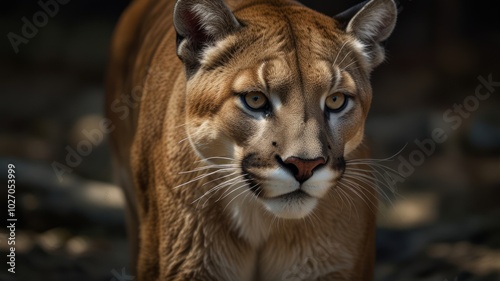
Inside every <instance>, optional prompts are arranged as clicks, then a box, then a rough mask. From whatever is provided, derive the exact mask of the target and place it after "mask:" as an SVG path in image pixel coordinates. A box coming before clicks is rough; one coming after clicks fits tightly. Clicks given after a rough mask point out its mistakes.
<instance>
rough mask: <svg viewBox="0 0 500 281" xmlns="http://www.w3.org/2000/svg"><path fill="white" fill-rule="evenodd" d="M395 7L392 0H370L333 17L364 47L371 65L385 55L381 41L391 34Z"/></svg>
mask: <svg viewBox="0 0 500 281" xmlns="http://www.w3.org/2000/svg"><path fill="white" fill-rule="evenodd" d="M397 13H398V12H397V8H396V3H394V0H371V1H365V2H363V3H360V4H358V5H356V6H354V7H352V8H351V9H349V10H347V11H345V12H343V13H341V14H339V15H337V16H335V17H334V18H335V19H336V20H337V22H338V23H339V24H340V27H341V28H343V29H344V30H345V31H346V32H347V33H350V34H352V35H354V37H355V38H356V39H357V40H359V41H360V42H361V43H362V44H363V47H364V52H365V54H366V56H367V57H368V58H369V60H370V64H371V67H372V68H373V67H375V66H377V65H379V64H380V63H381V62H382V61H383V60H384V57H385V52H384V48H383V47H382V45H381V43H382V42H384V41H385V40H386V39H387V38H389V35H391V33H392V31H393V30H394V26H395V25H396V18H397Z"/></svg>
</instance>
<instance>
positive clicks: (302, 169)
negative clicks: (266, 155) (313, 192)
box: [284, 156, 326, 183]
mask: <svg viewBox="0 0 500 281" xmlns="http://www.w3.org/2000/svg"><path fill="white" fill-rule="evenodd" d="M284 163H285V164H286V165H285V167H286V168H287V169H288V170H289V171H291V172H292V173H293V175H294V176H295V179H296V180H297V181H298V182H300V183H303V182H305V181H306V180H308V179H309V178H310V177H312V175H313V170H314V169H315V168H317V167H318V166H320V165H324V164H325V163H326V160H325V158H323V157H318V158H316V159H302V158H298V157H293V156H292V157H288V158H287V159H286V160H285V161H284Z"/></svg>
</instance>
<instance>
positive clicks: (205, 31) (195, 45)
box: [174, 0, 240, 74]
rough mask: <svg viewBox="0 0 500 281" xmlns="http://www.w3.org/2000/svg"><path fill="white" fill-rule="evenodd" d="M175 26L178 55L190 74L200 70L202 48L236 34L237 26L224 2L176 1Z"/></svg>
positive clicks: (211, 0) (205, 0) (203, 0)
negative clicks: (233, 33)
mask: <svg viewBox="0 0 500 281" xmlns="http://www.w3.org/2000/svg"><path fill="white" fill-rule="evenodd" d="M174 26H175V30H176V32H177V55H178V56H179V58H180V59H181V60H182V61H183V63H184V65H185V67H186V72H187V73H188V74H192V73H193V72H195V71H196V70H197V68H198V67H199V60H200V54H201V52H202V51H203V49H204V48H206V47H208V46H211V45H213V44H214V43H215V42H217V41H218V40H221V39H223V38H224V37H225V36H227V35H228V34H230V33H232V32H234V31H236V30H237V29H238V28H239V27H240V23H239V22H238V20H237V19H236V18H235V17H234V15H233V13H232V12H231V11H230V10H229V8H228V7H227V6H226V4H225V3H224V1H223V0H178V1H177V3H176V4H175V8H174Z"/></svg>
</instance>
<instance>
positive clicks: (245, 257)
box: [107, 0, 395, 281]
mask: <svg viewBox="0 0 500 281" xmlns="http://www.w3.org/2000/svg"><path fill="white" fill-rule="evenodd" d="M190 2H201V3H202V4H203V5H210V4H207V3H205V2H204V1H202V0H200V1H193V0H186V1H184V2H183V4H185V5H189V4H190ZM372 2H378V3H381V4H377V3H376V4H373V3H372V6H375V5H382V6H383V5H386V6H387V5H388V7H392V6H393V2H392V1H390V0H379V1H377V0H375V1H372ZM186 3H187V4H186ZM174 4H175V2H174V1H167V0H162V1H148V0H136V1H134V2H133V3H132V5H131V6H130V7H129V8H128V10H127V11H126V12H125V13H124V15H123V16H122V18H121V20H120V23H119V24H118V27H117V29H116V32H115V36H114V39H113V44H112V48H111V58H110V70H109V77H108V85H107V93H108V95H107V105H108V108H107V109H108V115H109V116H110V118H111V119H112V121H113V124H114V125H115V126H116V129H115V131H114V132H113V136H112V137H113V144H114V147H115V155H116V157H115V158H116V161H117V164H118V165H117V166H118V167H119V171H120V172H119V175H120V180H121V184H122V186H123V188H124V189H125V191H126V196H127V201H128V205H129V208H128V210H129V214H128V216H129V232H130V235H131V242H132V253H133V259H134V261H133V262H134V266H135V268H134V270H135V272H136V274H137V277H138V280H200V281H207V280H231V281H245V280H248V281H250V280H251V281H267V280H269V281H275V280H371V279H372V274H373V263H374V258H375V246H374V240H375V239H374V235H375V208H376V203H375V202H376V200H377V198H376V190H375V187H374V186H373V185H368V184H367V183H366V181H362V180H358V181H355V183H356V184H357V185H356V186H355V187H356V188H348V186H351V187H352V182H351V184H350V185H344V186H343V187H342V185H341V184H340V182H341V181H342V177H341V176H339V177H337V178H335V179H334V180H331V184H329V186H328V188H329V190H328V192H327V194H326V195H324V196H318V200H317V204H316V205H314V206H315V207H314V209H313V210H312V211H311V213H310V214H308V215H305V216H304V217H303V218H297V219H294V218H284V217H285V216H292V217H293V216H297V217H302V216H303V214H302V211H301V210H299V211H297V212H299V213H300V215H294V214H283V215H282V217H280V216H281V215H275V214H273V213H272V212H270V211H268V210H266V209H265V208H263V207H262V204H261V200H262V201H265V200H267V197H272V196H271V195H270V194H272V193H273V192H274V190H273V189H272V188H268V187H266V184H265V183H264V182H263V181H261V180H260V179H259V177H258V176H257V175H263V173H264V170H263V169H274V168H275V167H278V166H279V165H280V164H279V163H278V162H276V159H275V156H283V158H285V157H284V155H288V156H297V155H298V156H300V157H303V158H311V159H312V158H315V157H317V156H322V157H325V158H326V159H327V160H328V162H327V165H328V167H331V171H337V172H338V173H339V174H340V173H342V172H343V170H342V169H345V170H346V171H347V170H348V169H350V168H349V166H348V167H345V163H344V162H343V161H344V160H343V159H344V158H345V161H347V162H348V161H349V159H360V158H366V157H367V151H366V148H365V147H364V146H363V145H360V143H361V141H362V136H363V128H364V120H365V119H366V116H367V114H368V110H369V106H370V101H371V88H370V84H369V73H370V72H371V70H372V69H373V68H374V67H375V66H376V65H378V64H379V63H380V62H381V61H382V58H383V50H382V49H381V47H380V46H379V45H378V43H379V41H382V40H384V39H386V38H387V36H388V35H389V34H382V35H380V36H381V37H380V38H375V37H374V36H373V35H370V34H368V33H369V32H368V31H366V30H364V31H363V30H361V29H360V28H359V29H357V27H356V24H359V22H356V21H351V22H350V24H349V26H346V25H343V24H342V22H340V20H335V19H333V18H330V17H327V16H324V15H321V14H319V13H316V12H313V11H311V10H309V9H307V8H305V7H303V6H301V5H300V4H298V3H296V2H292V1H287V0H272V1H271V0H270V1H252V0H241V1H236V0H235V1H227V5H228V6H229V7H230V9H231V10H232V11H233V13H234V16H235V17H236V18H237V19H238V22H239V23H242V26H239V25H238V26H237V27H235V29H234V30H227V34H223V33H220V34H223V35H224V36H222V35H221V36H220V38H217V37H216V36H212V37H213V38H212V37H211V38H208V39H207V38H205V37H203V40H208V41H207V42H208V44H205V45H203V46H202V47H200V46H201V45H196V44H192V41H189V40H194V39H193V38H195V36H194V35H192V37H186V36H181V38H180V40H182V39H183V37H185V38H188V39H187V41H186V39H184V41H180V44H179V46H177V47H176V39H175V37H176V30H175V29H174V26H173V25H172V22H173V21H174V19H173V14H174ZM391 5H392V6H391ZM181 8H182V6H180V5H179V6H178V11H180V12H179V14H182V13H183V10H182V9H181ZM365 10H368V8H367V9H365ZM362 13H363V10H362V11H361V12H359V13H357V14H356V16H357V17H358V18H359V17H361V16H363V14H362ZM365 13H366V12H365ZM390 13H395V10H394V11H393V10H391V11H389V12H388V14H390ZM360 14H361V16H360ZM182 15H184V14H182ZM188 16H189V15H188ZM356 16H355V17H356ZM390 16H392V15H389V16H388V17H390ZM394 16H395V15H394ZM180 19H181V20H182V17H181V18H180ZM207 19H209V17H207ZM231 19H232V18H228V19H226V20H228V21H230V20H231ZM198 20H199V19H198ZM384 20H385V19H382V20H381V21H382V22H383V21H384ZM386 20H387V21H391V20H393V19H386ZM358 21H359V20H358ZM181 24H183V23H182V22H180V23H179V22H176V25H177V26H176V27H177V28H178V30H177V33H179V32H181V33H183V32H184V30H186V29H183V28H184V27H183V26H182V25H181ZM187 24H189V22H187ZM391 24H392V26H390V25H391ZM386 25H388V26H389V29H391V30H392V27H393V23H392V22H389V23H387V24H386ZM207 26H208V27H207V28H210V27H211V26H210V23H209V24H207ZM188 27H189V26H188ZM213 28H214V29H217V28H219V29H218V30H217V31H221V30H222V31H225V29H223V28H226V27H218V26H216V25H214V27H213ZM179 30H180V31H179ZM207 30H208V29H207ZM207 32H208V31H207ZM357 32H360V33H359V34H358V33H357ZM375 32H376V31H375ZM384 32H386V31H384ZM379 33H380V32H379ZM388 33H390V31H389V32H388ZM217 34H219V33H217ZM181 35H186V34H181ZM364 35H366V36H372V37H373V38H372V37H370V38H369V39H370V40H372V41H374V42H370V41H369V40H366V41H363V39H366V38H363V36H364ZM208 37H210V36H208ZM190 38H191V39H190ZM358 39H359V40H358ZM186 42H187V43H186ZM371 43H373V44H372V45H370V44H371ZM183 44H185V45H183ZM186 44H192V45H187V46H188V47H186ZM197 48H199V49H197ZM176 50H177V51H176ZM196 51H200V52H199V53H197V56H193V55H192V54H191V53H190V52H196ZM177 54H178V55H179V56H180V57H181V58H182V60H183V62H184V64H183V63H182V62H181V60H179V58H178V55H177ZM262 80H265V81H262ZM262 84H264V85H265V86H266V87H268V88H271V89H272V91H273V98H274V99H277V100H279V103H280V104H281V105H280V109H279V110H278V109H276V111H273V112H272V113H270V114H271V115H272V117H269V116H267V115H266V116H264V117H262V116H261V115H259V114H260V113H254V112H247V111H245V110H246V109H241V107H238V106H236V105H235V104H237V103H238V101H237V98H236V97H235V93H241V92H246V91H248V89H249V87H250V88H251V87H257V86H256V85H260V86H262V87H264V86H263V85H262ZM334 84H335V85H336V86H335V87H336V88H342V89H343V90H345V91H347V92H350V93H355V97H353V104H354V105H352V108H351V109H350V111H349V112H348V115H345V116H343V117H342V118H340V117H338V119H337V117H335V116H333V117H328V118H325V113H324V111H322V110H321V109H320V107H319V106H318V105H319V104H320V103H321V98H322V97H321V95H320V94H318V93H323V92H328V91H329V89H330V88H331V87H333V85H334ZM262 91H264V90H262ZM254 115H255V116H254ZM252 116H253V117H252ZM330 118H331V119H330ZM262 120H265V121H262ZM331 120H334V121H331ZM263 124H264V125H263ZM210 157H225V158H210ZM226 158H231V159H232V160H228V159H226ZM203 159H206V160H205V161H200V160H203ZM243 162H245V163H243ZM242 163H243V164H242ZM233 164H234V165H236V166H234V167H237V168H234V169H236V170H237V171H238V173H236V175H234V176H231V175H230V174H231V172H233V171H236V170H231V169H229V168H228V171H227V172H224V171H221V170H216V169H204V168H203V167H206V166H209V165H226V166H218V167H219V168H220V167H231V168H232V167H233V166H231V165H233ZM247 164H248V165H247ZM245 165H247V166H246V168H245V169H246V170H244V171H242V169H243V168H242V167H243V166H245ZM343 165H344V166H343ZM351 167H355V166H351ZM358 168H359V167H358ZM325 169H326V168H325ZM329 169H330V168H329ZM208 171H210V172H213V173H212V174H210V175H208V176H206V177H203V176H204V175H206V174H207V172H208ZM217 171H218V172H217ZM266 171H267V170H266ZM325 173H326V172H325ZM346 173H347V172H346ZM247 174H249V175H250V176H248V175H247ZM318 174H319V172H318ZM238 175H241V176H242V177H243V175H247V177H245V178H246V180H247V181H242V182H241V185H233V186H230V185H227V186H223V185H222V187H224V188H219V189H217V190H215V191H213V190H212V191H210V189H211V188H212V187H214V186H215V187H216V186H217V185H218V184H223V183H224V181H226V180H228V179H232V178H234V177H236V176H238ZM252 175H253V176H252ZM197 176H199V179H198V178H196V177H197ZM234 182H237V181H234ZM250 183H256V185H255V186H257V187H255V189H257V192H252V191H250V189H251V188H252V186H250V185H251V184H250ZM219 186H221V185H219ZM207 192H208V193H207ZM238 195H241V196H238ZM200 198H201V199H200ZM297 208H299V207H297ZM299 209H300V208H299Z"/></svg>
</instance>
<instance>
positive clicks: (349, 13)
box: [333, 0, 369, 29]
mask: <svg viewBox="0 0 500 281" xmlns="http://www.w3.org/2000/svg"><path fill="white" fill-rule="evenodd" d="M368 2H369V1H368V0H367V1H363V2H361V3H358V4H356V5H355V6H352V7H351V8H349V9H347V10H345V11H343V12H341V13H340V14H337V15H336V16H334V17H333V18H334V19H335V20H337V22H338V23H339V24H340V28H341V29H346V28H347V25H348V24H349V21H350V20H351V19H352V18H353V17H354V15H356V14H357V13H358V12H359V11H360V10H361V9H362V8H363V7H364V6H365V5H366V3H368Z"/></svg>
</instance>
